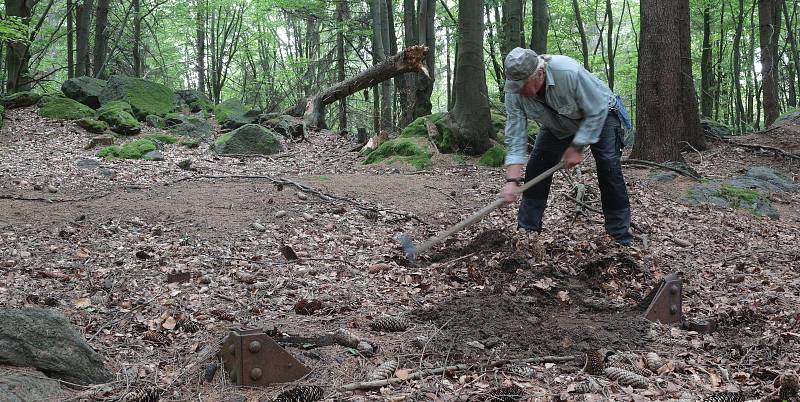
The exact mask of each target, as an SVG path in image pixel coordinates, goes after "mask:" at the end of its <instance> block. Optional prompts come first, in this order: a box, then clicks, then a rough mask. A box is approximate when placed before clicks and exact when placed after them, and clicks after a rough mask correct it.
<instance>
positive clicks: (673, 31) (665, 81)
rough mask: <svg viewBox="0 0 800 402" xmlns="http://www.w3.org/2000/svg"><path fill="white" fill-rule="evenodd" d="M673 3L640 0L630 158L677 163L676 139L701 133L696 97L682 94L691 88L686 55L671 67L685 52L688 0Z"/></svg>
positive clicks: (688, 60) (687, 27) (678, 155)
mask: <svg viewBox="0 0 800 402" xmlns="http://www.w3.org/2000/svg"><path fill="white" fill-rule="evenodd" d="M679 3H680V4H678V7H675V4H674V2H664V1H662V0H642V2H641V6H640V7H641V8H640V21H641V36H640V37H641V47H640V51H639V67H638V81H637V86H636V87H637V89H636V99H637V119H636V122H637V124H636V133H637V135H638V137H637V138H636V142H635V144H634V148H633V153H632V154H631V158H637V159H644V160H650V161H654V162H664V161H682V160H683V157H682V155H681V149H682V148H683V146H682V145H681V142H682V141H686V139H688V138H692V137H697V136H702V131H701V130H700V117H699V112H698V110H697V109H698V108H697V100H696V98H695V96H694V94H693V93H692V94H691V95H692V96H691V97H689V96H688V94H690V93H691V92H693V91H694V86H693V83H692V76H691V68H690V69H689V70H688V74H687V71H686V69H685V67H686V66H687V65H688V66H689V67H691V58H689V57H687V58H686V60H684V61H683V62H677V63H679V64H680V68H675V63H676V60H681V58H682V57H684V55H686V54H687V53H686V51H687V50H689V43H688V42H689V37H688V35H687V34H688V29H689V25H688V22H689V4H688V0H681V1H679ZM676 22H677V24H676ZM682 25H686V26H685V27H683V26H682ZM684 29H685V30H686V34H684V32H683V30H684ZM684 41H685V43H684ZM676 44H677V46H676ZM687 98H691V99H694V102H691V100H690V99H687ZM687 102H688V103H687Z"/></svg>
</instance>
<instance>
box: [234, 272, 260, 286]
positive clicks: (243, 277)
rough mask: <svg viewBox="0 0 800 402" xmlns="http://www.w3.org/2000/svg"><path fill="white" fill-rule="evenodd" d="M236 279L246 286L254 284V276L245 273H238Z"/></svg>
mask: <svg viewBox="0 0 800 402" xmlns="http://www.w3.org/2000/svg"><path fill="white" fill-rule="evenodd" d="M236 279H238V280H239V281H241V282H244V283H247V284H253V283H256V276H255V275H253V274H249V273H247V272H238V273H237V274H236Z"/></svg>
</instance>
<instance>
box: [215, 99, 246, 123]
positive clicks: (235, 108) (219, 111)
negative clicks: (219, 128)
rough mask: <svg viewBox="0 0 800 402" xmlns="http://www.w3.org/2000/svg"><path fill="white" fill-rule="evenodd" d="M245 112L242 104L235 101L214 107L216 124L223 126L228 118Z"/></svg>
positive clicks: (227, 101)
mask: <svg viewBox="0 0 800 402" xmlns="http://www.w3.org/2000/svg"><path fill="white" fill-rule="evenodd" d="M246 111H247V110H246V109H245V107H244V105H243V104H242V102H239V101H238V100H236V99H228V100H226V101H223V102H222V103H220V104H219V105H217V106H215V107H214V117H215V118H216V119H217V123H219V124H223V123H225V121H226V120H228V117H230V116H232V115H234V114H240V113H245V112H246Z"/></svg>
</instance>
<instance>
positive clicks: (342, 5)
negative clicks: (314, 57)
mask: <svg viewBox="0 0 800 402" xmlns="http://www.w3.org/2000/svg"><path fill="white" fill-rule="evenodd" d="M348 11H349V10H348V7H347V2H346V1H340V2H338V3H336V22H337V24H336V25H337V29H336V73H337V78H338V80H339V82H342V81H344V80H345V78H346V77H345V70H344V67H345V65H346V64H347V60H345V50H344V28H345V21H346V20H347V15H348V14H349V12H348ZM339 131H347V100H346V99H342V100H340V101H339Z"/></svg>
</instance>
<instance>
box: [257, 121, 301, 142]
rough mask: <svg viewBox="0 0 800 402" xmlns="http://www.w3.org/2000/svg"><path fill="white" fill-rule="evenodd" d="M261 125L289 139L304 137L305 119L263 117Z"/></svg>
mask: <svg viewBox="0 0 800 402" xmlns="http://www.w3.org/2000/svg"><path fill="white" fill-rule="evenodd" d="M261 125H263V126H264V127H267V128H270V129H272V131H275V132H276V133H278V134H280V135H282V136H284V137H287V138H300V137H302V136H303V119H301V118H298V117H294V116H288V115H279V116H270V115H262V116H261Z"/></svg>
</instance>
